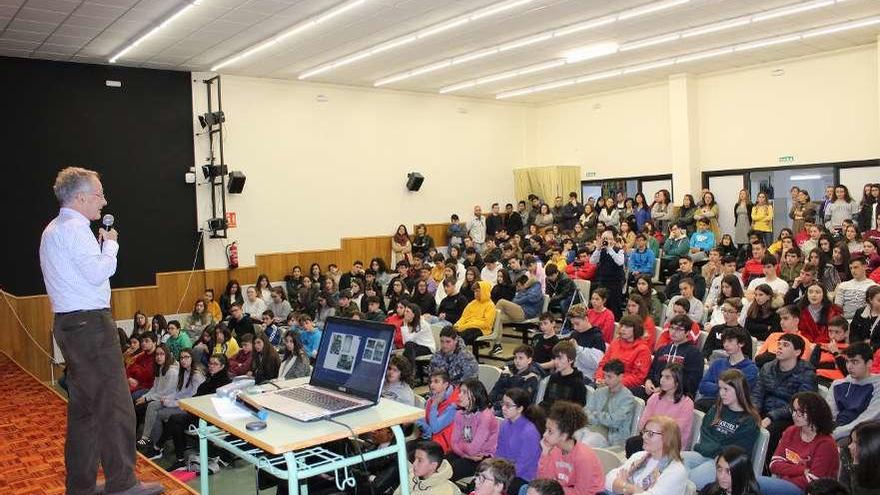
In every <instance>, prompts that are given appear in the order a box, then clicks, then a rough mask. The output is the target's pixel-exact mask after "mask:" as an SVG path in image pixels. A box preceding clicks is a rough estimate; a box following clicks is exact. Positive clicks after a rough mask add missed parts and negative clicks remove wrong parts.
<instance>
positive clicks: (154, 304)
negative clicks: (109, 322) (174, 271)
mask: <svg viewBox="0 0 880 495" xmlns="http://www.w3.org/2000/svg"><path fill="white" fill-rule="evenodd" d="M110 308H111V310H112V313H113V319H114V320H124V319H126V318H131V317H133V316H134V313H135V311H143V312H144V314H146V315H147V316H151V315H154V314H156V313H160V312H161V311H162V310H161V306H160V304H159V290H158V288H157V287H156V286H155V285H152V286H145V287H125V288H121V289H113V292H112V294H111V296H110Z"/></svg>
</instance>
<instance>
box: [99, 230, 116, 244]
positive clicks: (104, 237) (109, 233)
mask: <svg viewBox="0 0 880 495" xmlns="http://www.w3.org/2000/svg"><path fill="white" fill-rule="evenodd" d="M118 238H119V233H118V232H116V229H114V228H111V229H110V230H105V229H104V228H103V227H101V228H100V229H98V241H100V242H103V241H115V240H117V239H118Z"/></svg>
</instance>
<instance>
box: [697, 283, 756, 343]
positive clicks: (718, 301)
mask: <svg viewBox="0 0 880 495" xmlns="http://www.w3.org/2000/svg"><path fill="white" fill-rule="evenodd" d="M713 283H714V282H713ZM741 283H742V282H740V280H739V276H738V275H724V276H722V277H721V283H720V285H719V290H718V292H716V293H715V299H714V300H711V301H706V303H705V304H704V305H703V307H704V308H706V311H707V312H708V311H711V312H712V315H711V316H710V317H709V321H707V322H706V325H705V329H706V331H707V332H710V331H711V328H712V327H713V326H715V325H721V324H722V323H724V321H725V320H724V313H723V312H721V311H718V308H719V307H721V305H722V304H724V301H726V300H728V299H731V298H735V299H739V300H740V304H739V307H740V309H742V307H743V306H745V305H746V304H747V303H748V300H747V299H746V298H745V297H744V294H743V290H742V285H741ZM707 297H709V296H707ZM737 318H739V319H740V320H741V321H740V324H742V323H743V322H744V321H745V315H744V314H743V315H740V314H739V313H737Z"/></svg>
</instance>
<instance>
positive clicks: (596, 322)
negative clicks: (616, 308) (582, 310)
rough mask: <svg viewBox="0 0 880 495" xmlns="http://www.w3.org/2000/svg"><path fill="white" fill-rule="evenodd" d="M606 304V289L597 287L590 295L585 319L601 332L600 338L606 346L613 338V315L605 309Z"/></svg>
mask: <svg viewBox="0 0 880 495" xmlns="http://www.w3.org/2000/svg"><path fill="white" fill-rule="evenodd" d="M607 302H608V289H606V288H604V287H599V288H597V289H596V290H594V291H593V294H592V295H590V309H589V310H588V311H587V314H586V317H587V318H588V319H589V320H590V324H591V326H593V327H598V328H599V330H601V331H602V338H603V339H605V343H606V344H610V343H611V339H613V338H614V313H613V312H612V311H611V310H610V309H608V308H607V307H605V304H606V303H607Z"/></svg>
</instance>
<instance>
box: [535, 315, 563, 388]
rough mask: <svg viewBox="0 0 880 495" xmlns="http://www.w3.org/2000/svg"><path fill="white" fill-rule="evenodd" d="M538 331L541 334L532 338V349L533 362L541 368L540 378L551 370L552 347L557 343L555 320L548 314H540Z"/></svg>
mask: <svg viewBox="0 0 880 495" xmlns="http://www.w3.org/2000/svg"><path fill="white" fill-rule="evenodd" d="M538 330H540V332H541V333H539V334H537V335H535V336H534V338H532V349H534V352H535V355H534V361H535V362H536V363H538V365H539V366H540V368H541V376H546V375H547V374H549V373H550V371H552V370H553V367H554V366H555V365H554V363H553V347H555V346H556V344H558V343H559V337H558V336H557V335H556V320H555V318H553V315H552V314H550V313H541V315H540V316H539V317H538Z"/></svg>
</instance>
